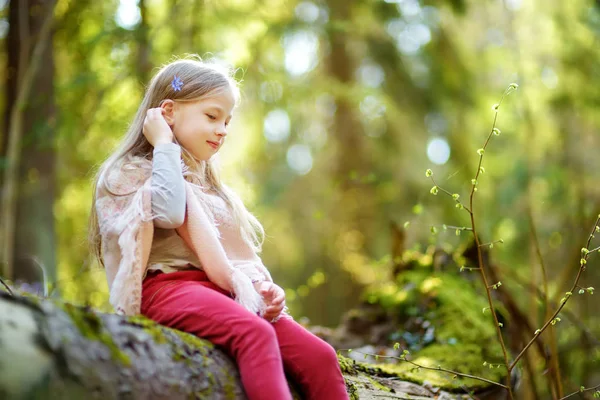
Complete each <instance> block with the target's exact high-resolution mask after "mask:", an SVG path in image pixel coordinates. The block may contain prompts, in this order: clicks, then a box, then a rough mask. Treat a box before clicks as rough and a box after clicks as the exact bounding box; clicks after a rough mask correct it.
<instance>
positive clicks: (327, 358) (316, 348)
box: [306, 339, 339, 367]
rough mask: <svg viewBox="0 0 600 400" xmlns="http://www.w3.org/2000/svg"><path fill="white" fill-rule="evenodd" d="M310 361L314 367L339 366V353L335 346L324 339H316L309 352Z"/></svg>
mask: <svg viewBox="0 0 600 400" xmlns="http://www.w3.org/2000/svg"><path fill="white" fill-rule="evenodd" d="M306 355H307V358H308V360H307V361H308V363H309V364H312V366H314V367H323V366H327V367H333V366H339V361H338V357H337V353H336V351H335V349H334V348H333V347H331V345H330V344H329V343H327V342H325V341H324V340H322V339H317V340H315V341H314V344H313V346H311V349H310V351H309V352H307V354H306Z"/></svg>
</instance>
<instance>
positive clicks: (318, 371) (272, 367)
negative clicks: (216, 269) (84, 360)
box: [141, 270, 348, 400]
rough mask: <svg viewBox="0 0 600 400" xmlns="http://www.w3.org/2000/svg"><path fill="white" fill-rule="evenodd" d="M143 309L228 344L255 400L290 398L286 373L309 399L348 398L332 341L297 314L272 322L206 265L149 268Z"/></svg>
mask: <svg viewBox="0 0 600 400" xmlns="http://www.w3.org/2000/svg"><path fill="white" fill-rule="evenodd" d="M141 311H142V314H143V315H145V316H146V317H148V318H150V319H152V320H154V321H156V322H158V323H159V324H161V325H165V326H168V327H171V328H175V329H178V330H181V331H184V332H188V333H192V334H194V335H196V336H199V337H201V338H204V339H207V340H209V341H210V342H212V343H214V344H215V345H217V346H219V347H220V348H221V349H222V350H224V351H225V352H226V353H227V354H228V355H229V356H231V357H232V358H233V359H234V360H235V361H236V363H237V365H238V368H239V370H240V375H241V378H242V384H243V385H244V390H245V392H246V395H247V397H248V399H250V400H255V399H261V400H270V399H273V400H286V399H290V400H291V399H292V396H291V393H290V390H289V387H288V384H287V381H286V376H285V373H287V374H288V375H289V376H290V377H291V378H292V379H293V380H294V382H295V383H297V384H298V386H299V387H300V390H301V391H302V394H303V396H304V398H306V399H314V400H337V399H348V394H347V392H346V385H345V382H344V378H343V376H342V372H341V370H340V365H339V363H338V360H337V356H336V352H335V350H334V349H333V347H331V346H330V345H329V344H328V343H327V342H325V341H324V340H322V339H320V338H319V337H317V336H315V335H314V334H312V333H311V332H309V331H308V330H306V329H305V328H304V327H303V326H302V325H300V324H298V323H297V322H296V321H294V320H293V319H292V318H286V317H282V318H280V319H279V320H278V321H277V322H274V323H270V322H268V321H266V320H265V319H264V318H262V317H259V316H257V315H255V314H253V313H252V312H250V311H248V310H246V309H245V308H244V307H242V306H240V305H239V304H238V303H236V302H235V301H234V300H233V299H232V298H231V296H230V295H229V293H227V292H226V291H224V290H222V289H221V288H220V287H218V286H217V285H215V284H214V283H212V282H210V281H209V280H208V277H207V276H206V273H205V272H204V271H201V270H191V271H178V272H171V273H166V274H165V273H162V272H160V271H149V272H148V275H147V276H146V278H145V279H144V282H143V285H142V309H141Z"/></svg>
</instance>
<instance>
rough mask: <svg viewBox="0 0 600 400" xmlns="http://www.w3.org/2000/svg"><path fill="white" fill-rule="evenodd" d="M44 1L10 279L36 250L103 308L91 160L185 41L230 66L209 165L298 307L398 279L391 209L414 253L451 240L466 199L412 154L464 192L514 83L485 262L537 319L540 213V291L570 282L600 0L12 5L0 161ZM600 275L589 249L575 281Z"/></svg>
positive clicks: (4, 55)
mask: <svg viewBox="0 0 600 400" xmlns="http://www.w3.org/2000/svg"><path fill="white" fill-rule="evenodd" d="M49 4H50V5H53V6H54V9H53V14H52V15H53V20H54V21H53V22H54V25H53V28H52V31H51V34H50V35H51V36H50V37H49V38H48V40H49V42H48V47H47V49H46V51H45V52H44V53H43V54H42V56H41V59H40V60H41V61H40V68H39V72H38V74H37V75H36V77H35V79H34V83H33V86H32V91H31V94H30V96H28V98H27V101H26V107H25V109H24V111H23V119H24V126H23V137H22V146H21V159H20V162H19V165H18V167H19V170H18V174H19V175H18V177H19V179H18V201H17V211H16V213H15V214H14V215H15V218H16V230H15V245H14V249H15V254H14V264H13V265H14V268H12V269H13V270H14V274H12V273H11V274H12V276H9V278H13V279H17V278H18V277H19V276H20V275H19V274H21V276H22V277H23V278H24V279H25V278H27V276H28V274H29V276H31V273H30V272H25V271H26V270H30V271H36V270H38V271H39V269H38V267H37V266H39V265H43V266H44V267H45V270H46V271H47V274H48V279H49V280H50V281H51V282H52V283H53V286H56V293H60V295H61V296H63V297H64V298H66V299H68V300H70V301H74V302H77V303H88V304H91V305H93V306H94V307H97V308H100V309H103V310H107V311H108V310H110V307H109V306H108V304H107V288H106V282H105V276H104V271H103V270H102V269H101V268H99V267H98V266H97V265H95V264H90V257H89V254H88V249H87V244H86V228H87V222H88V221H87V218H88V215H89V210H90V206H91V193H92V192H91V180H92V177H93V175H94V172H95V170H96V168H97V167H98V165H99V164H100V163H101V162H102V161H103V160H104V159H105V158H106V157H107V155H108V154H109V153H110V152H111V149H113V148H114V146H115V145H116V143H117V142H118V141H119V140H120V138H121V137H122V135H123V134H124V132H125V130H126V127H127V125H128V123H129V122H130V121H131V119H132V118H133V114H134V112H135V110H136V109H137V106H138V105H139V102H140V100H141V97H142V94H143V91H144V85H145V84H146V82H147V81H148V79H149V78H150V77H151V76H152V74H153V73H154V72H155V71H156V70H157V68H158V67H159V66H160V65H161V64H163V63H166V62H168V61H170V60H172V59H173V57H174V56H184V55H185V54H186V53H197V54H200V55H201V56H203V57H205V58H211V59H216V60H217V61H218V62H223V63H226V64H229V65H233V66H234V67H236V68H238V69H237V72H236V78H237V79H238V80H239V81H240V82H241V89H242V92H243V100H242V103H241V106H240V108H239V109H238V110H237V111H236V115H235V117H234V119H233V122H232V125H231V129H230V132H229V137H228V140H227V144H226V145H225V146H224V148H223V149H222V151H221V153H220V157H221V162H222V167H223V176H224V180H225V182H226V183H228V184H229V185H231V186H232V187H233V188H235V189H236V190H237V191H238V192H239V193H240V195H241V196H242V198H243V199H244V200H245V202H246V205H247V207H248V208H249V209H250V210H251V211H253V212H254V213H255V215H256V216H257V217H258V218H259V220H260V221H261V222H262V223H263V225H264V227H265V230H266V232H267V239H266V241H265V245H264V251H263V254H262V257H263V260H264V262H265V265H266V266H267V267H268V268H269V269H270V270H271V273H272V275H273V277H274V279H275V280H276V281H277V282H278V283H280V285H281V286H283V287H285V288H286V292H287V298H288V305H289V307H290V308H291V310H292V313H293V314H294V315H295V316H296V317H297V318H300V317H303V316H304V317H307V318H308V319H309V320H310V322H311V323H312V324H321V325H326V326H334V325H336V324H337V323H338V322H339V320H340V317H341V315H342V314H343V312H344V311H346V310H348V309H350V308H351V307H353V306H355V305H357V304H358V302H359V300H360V293H361V291H362V289H363V288H364V287H366V286H367V285H370V284H374V283H377V282H382V281H385V280H386V279H390V276H391V272H390V270H391V266H392V264H393V263H392V261H393V258H394V256H396V255H397V254H394V246H395V243H397V241H398V240H400V239H398V237H396V238H395V237H394V232H395V230H394V229H392V226H400V227H402V226H403V224H404V223H405V222H406V221H410V225H409V226H408V228H407V229H406V232H405V235H406V236H405V239H402V240H403V243H404V248H406V249H409V248H410V249H421V250H422V251H426V250H427V248H428V246H438V247H442V248H447V249H456V248H459V247H460V246H461V245H464V244H465V242H466V240H467V238H468V237H469V235H468V234H467V233H463V234H462V235H460V236H457V235H455V232H454V230H448V231H444V230H443V229H441V226H442V224H447V225H457V226H466V225H468V224H469V221H468V219H467V216H468V215H467V213H465V212H460V211H459V210H457V209H456V208H455V207H454V202H453V201H452V200H451V199H449V198H444V197H443V196H441V195H438V196H437V197H435V196H432V195H431V194H430V193H429V189H430V188H431V186H432V184H431V182H430V181H429V180H428V179H427V178H426V177H425V170H426V169H427V168H431V169H432V170H433V171H434V174H435V177H436V179H437V183H438V184H439V185H440V186H442V187H444V188H446V189H447V190H449V191H450V192H452V193H454V192H456V193H459V194H461V198H465V197H468V193H469V190H470V187H471V183H470V181H471V178H473V176H474V174H475V171H476V168H477V162H478V155H477V153H476V151H477V149H478V148H480V147H482V145H483V143H484V141H485V139H486V137H487V135H488V134H489V132H490V129H491V127H492V123H493V120H494V111H493V109H492V106H493V104H494V103H497V102H498V101H499V99H500V97H501V95H502V93H503V91H504V90H505V89H506V87H507V86H508V85H509V84H510V83H512V82H514V83H517V84H518V85H519V89H518V91H516V92H515V93H512V94H511V95H510V96H508V97H507V98H506V99H505V101H504V102H503V103H502V106H501V107H500V110H499V115H498V121H497V127H498V128H499V129H500V130H501V134H500V136H498V137H496V136H494V137H493V139H492V142H491V144H490V145H489V147H488V149H487V151H486V154H485V159H484V166H485V170H486V172H485V174H484V175H483V176H482V177H481V179H480V180H479V185H478V188H479V191H478V192H477V197H476V201H475V207H474V208H475V212H476V213H477V215H478V221H479V222H478V229H479V230H480V234H481V237H482V241H483V242H489V241H492V240H497V239H500V238H501V239H503V241H504V244H502V245H497V246H495V247H494V249H493V250H492V252H491V257H492V260H493V262H494V263H496V264H497V265H498V266H499V268H500V270H501V271H502V274H503V279H504V280H505V281H504V282H503V283H504V284H505V285H506V286H507V290H510V291H511V292H512V293H513V294H514V295H515V297H517V298H518V299H520V300H522V302H523V303H522V304H521V305H522V306H524V307H527V306H528V305H529V306H530V307H531V312H532V318H533V319H536V318H538V317H541V316H542V315H543V313H542V312H541V311H539V310H537V309H536V308H535V307H536V306H537V305H539V304H538V303H537V300H536V296H535V295H534V294H533V293H532V290H529V289H526V288H524V287H523V286H522V285H521V284H520V283H519V282H521V283H522V282H529V283H530V284H532V285H533V286H534V287H539V288H540V289H541V288H542V283H541V282H542V280H541V269H540V265H539V264H540V263H539V257H538V255H537V254H536V248H535V245H534V244H535V240H534V236H533V235H532V226H535V228H536V231H537V235H536V237H537V239H538V240H539V246H540V250H541V254H542V256H543V259H544V260H545V264H546V265H545V266H546V268H547V271H548V277H549V294H550V295H551V296H553V297H555V296H558V297H559V298H560V296H561V294H562V293H564V291H566V290H568V288H569V286H568V285H570V283H571V282H572V281H573V278H574V276H575V274H576V272H577V269H578V267H579V258H580V249H581V247H583V246H584V244H585V242H586V240H587V236H588V234H589V231H590V229H591V227H592V226H593V223H594V220H595V218H596V216H597V214H598V213H599V212H600V185H598V179H599V178H600V157H599V156H598V154H599V152H598V149H600V143H599V141H600V136H599V135H598V131H599V129H600V112H599V111H598V106H599V104H600V45H599V44H600V43H599V38H600V2H598V1H591V0H586V1H584V0H570V1H560V0H553V1H550V0H505V1H500V0H493V1H492V0H489V1H475V0H472V1H467V0H464V1H463V0H445V1H422V0H385V1H384V0H354V1H345V0H320V1H317V0H315V1H295V0H287V1H286V0H264V1H253V0H186V1H183V0H138V1H134V0H121V1H116V0H109V1H91V0H71V1H68V0H58V1H56V3H55V4H54V3H52V2H48V1H40V0H30V1H29V2H26V1H17V0H13V1H4V2H2V5H1V7H2V9H1V12H0V40H1V41H2V47H1V48H0V57H1V59H2V63H0V65H1V66H0V68H2V74H3V76H4V77H5V79H4V80H3V81H2V85H3V88H2V89H3V92H4V93H5V96H4V97H3V99H2V103H1V106H2V107H1V109H2V111H3V115H4V122H5V123H4V128H5V129H4V130H2V132H1V133H0V134H1V136H0V137H1V139H2V141H1V143H0V156H1V157H2V158H1V159H0V160H1V161H2V164H0V165H1V166H2V170H3V171H4V170H5V169H6V165H7V149H8V137H9V135H8V132H9V126H10V119H11V112H13V111H14V110H15V104H16V103H15V101H16V100H15V99H16V93H17V92H18V88H19V82H22V81H20V78H19V76H22V75H19V70H21V71H22V70H23V67H24V66H26V65H28V63H31V62H32V60H34V57H33V55H32V49H33V46H34V45H35V43H36V41H38V40H39V39H40V36H39V35H38V34H37V33H38V32H39V31H40V29H41V26H42V25H43V21H44V18H45V14H44V13H45V10H46V8H47V6H48V5H49ZM28 16H29V18H28ZM0 179H2V178H0ZM3 184H5V182H3ZM5 222H6V221H3V224H4V223H5ZM532 223H533V224H534V225H532ZM432 225H436V226H438V231H439V232H438V234H436V235H432V234H431V226H432ZM599 277H600V273H599V272H598V257H597V256H596V255H594V256H592V257H591V258H590V262H589V264H588V268H587V270H586V271H585V273H584V275H583V277H582V280H581V282H580V284H581V285H582V286H584V287H588V286H597V287H599V286H600V285H599V284H598V280H599ZM596 304H597V300H596V298H595V297H594V296H578V297H575V298H574V301H572V302H571V303H570V304H569V307H570V309H571V310H572V311H573V312H574V313H576V314H578V315H579V316H580V317H581V321H583V323H584V324H585V325H586V326H587V327H588V328H589V330H590V331H591V332H595V334H596V335H597V334H598V332H599V330H600V324H599V323H598V319H597V310H596V309H595V305H596ZM538 314H540V315H538ZM574 335H575V337H573V338H572V339H573V340H574V341H575V342H577V341H578V340H579V339H578V337H577V335H576V334H574ZM571 343H572V344H573V343H574V342H571ZM573 345H574V346H577V345H578V344H577V343H574V344H573ZM591 348H595V349H596V350H597V343H596V344H593V345H592V347H591ZM595 354H596V355H595V357H596V359H597V358H598V355H597V353H595ZM594 365H596V366H597V365H598V364H597V363H596V364H594ZM575 384H577V382H575Z"/></svg>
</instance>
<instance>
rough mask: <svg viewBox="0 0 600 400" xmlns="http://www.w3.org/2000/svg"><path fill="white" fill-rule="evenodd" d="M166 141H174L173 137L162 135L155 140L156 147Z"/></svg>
mask: <svg viewBox="0 0 600 400" xmlns="http://www.w3.org/2000/svg"><path fill="white" fill-rule="evenodd" d="M165 143H173V137H162V138H160V139H157V140H156V142H154V147H156V146H160V145H161V144H165Z"/></svg>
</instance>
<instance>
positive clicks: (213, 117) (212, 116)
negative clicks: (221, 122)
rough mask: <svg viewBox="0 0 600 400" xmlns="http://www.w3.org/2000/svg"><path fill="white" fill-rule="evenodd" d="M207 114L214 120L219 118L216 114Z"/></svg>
mask: <svg viewBox="0 0 600 400" xmlns="http://www.w3.org/2000/svg"><path fill="white" fill-rule="evenodd" d="M206 116H207V117H208V118H210V119H212V120H215V119H217V117H215V116H214V115H212V114H206Z"/></svg>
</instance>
